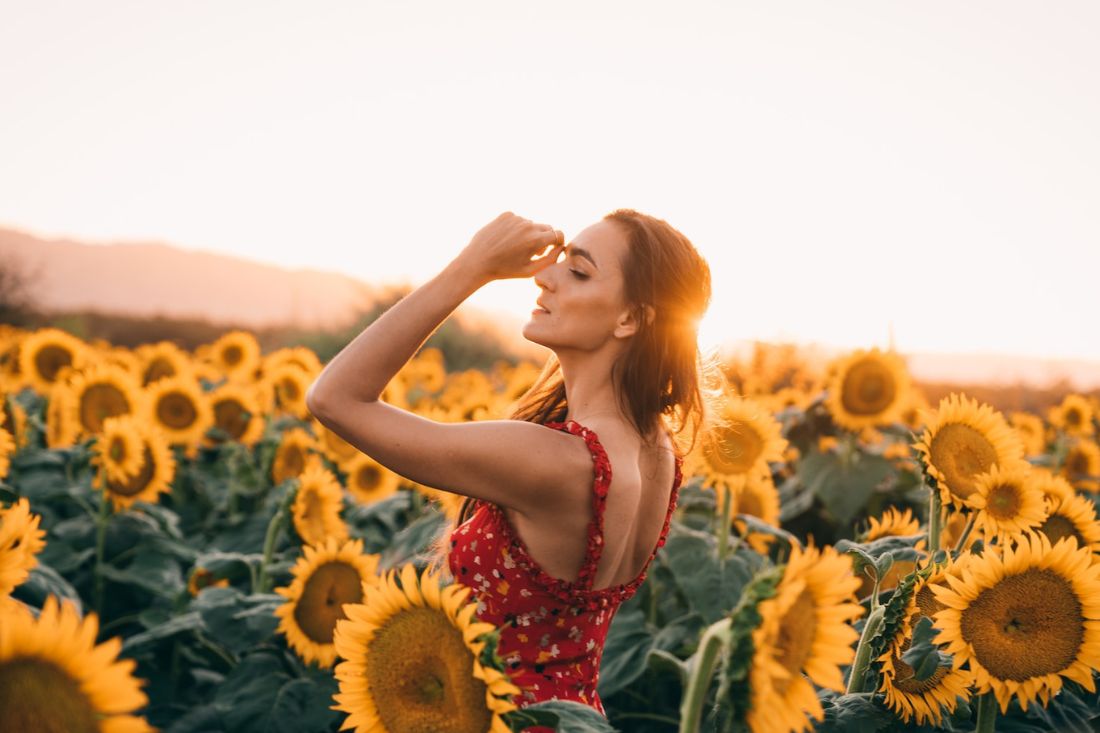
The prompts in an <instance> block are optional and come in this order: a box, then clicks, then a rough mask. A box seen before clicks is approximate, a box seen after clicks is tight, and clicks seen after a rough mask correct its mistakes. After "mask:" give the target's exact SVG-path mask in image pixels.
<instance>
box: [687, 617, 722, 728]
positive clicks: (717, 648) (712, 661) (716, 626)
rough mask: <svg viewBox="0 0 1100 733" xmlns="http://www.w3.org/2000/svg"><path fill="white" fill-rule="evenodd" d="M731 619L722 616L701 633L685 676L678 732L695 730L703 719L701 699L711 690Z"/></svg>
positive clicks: (704, 698) (703, 699)
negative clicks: (688, 672) (687, 673)
mask: <svg viewBox="0 0 1100 733" xmlns="http://www.w3.org/2000/svg"><path fill="white" fill-rule="evenodd" d="M730 623H731V622H730V619H729V618H723V619H721V620H719V621H716V622H714V623H713V624H711V625H710V626H709V627H708V628H707V630H706V631H704V632H703V638H702V639H701V640H700V641H699V649H698V650H697V651H696V652H695V665H694V666H693V667H692V670H691V677H690V678H688V684H687V689H686V690H684V698H683V700H682V701H681V702H680V733H698V731H699V725H700V723H701V722H702V716H703V702H704V701H705V700H706V697H707V690H708V689H710V678H711V676H712V675H713V674H714V667H715V665H716V664H717V663H718V660H719V656H720V654H721V653H722V651H723V650H724V649H725V648H726V645H727V644H728V643H729V637H730Z"/></svg>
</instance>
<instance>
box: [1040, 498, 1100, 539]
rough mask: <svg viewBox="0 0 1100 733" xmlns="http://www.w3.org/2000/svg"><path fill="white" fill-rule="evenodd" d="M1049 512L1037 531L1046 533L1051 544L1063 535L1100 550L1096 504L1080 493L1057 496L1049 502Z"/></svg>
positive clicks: (1099, 523)
mask: <svg viewBox="0 0 1100 733" xmlns="http://www.w3.org/2000/svg"><path fill="white" fill-rule="evenodd" d="M1047 509H1048V514H1047V516H1046V518H1045V519H1044V520H1043V523H1042V524H1040V525H1039V527H1038V528H1037V531H1039V532H1042V533H1043V534H1044V535H1046V538H1047V539H1048V540H1050V542H1051V544H1053V543H1055V542H1057V541H1058V540H1060V539H1062V538H1063V537H1073V538H1074V539H1075V540H1077V546H1078V547H1087V548H1088V549H1089V551H1090V552H1094V553H1098V552H1100V522H1098V521H1097V519H1096V506H1095V505H1094V504H1093V503H1092V502H1091V501H1089V500H1088V499H1086V498H1085V497H1083V496H1081V495H1080V494H1070V495H1069V496H1055V497H1052V498H1051V499H1049V500H1048V502H1047Z"/></svg>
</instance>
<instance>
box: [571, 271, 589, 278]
mask: <svg viewBox="0 0 1100 733" xmlns="http://www.w3.org/2000/svg"><path fill="white" fill-rule="evenodd" d="M569 272H571V273H573V276H574V277H576V278H577V279H578V280H587V279H588V278H589V276H588V275H585V274H584V273H583V272H580V271H579V270H570V271H569Z"/></svg>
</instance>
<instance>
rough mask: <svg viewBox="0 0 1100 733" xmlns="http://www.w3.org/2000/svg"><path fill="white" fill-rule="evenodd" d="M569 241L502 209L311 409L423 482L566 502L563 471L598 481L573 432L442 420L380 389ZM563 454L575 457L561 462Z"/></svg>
mask: <svg viewBox="0 0 1100 733" xmlns="http://www.w3.org/2000/svg"><path fill="white" fill-rule="evenodd" d="M548 247H549V248H551V249H550V251H549V252H547V248H548ZM563 247H564V241H563V235H562V233H561V232H560V231H557V230H555V229H553V227H550V226H548V225H544V224H535V223H534V222H531V221H529V220H527V219H524V218H522V217H518V216H515V215H514V214H512V213H511V212H505V213H504V214H501V215H500V216H498V217H497V218H496V219H494V220H493V221H492V222H490V223H489V224H487V225H486V226H485V227H483V228H482V229H481V230H479V231H478V232H477V234H475V235H474V237H473V238H472V239H471V240H470V243H469V244H468V245H467V246H466V247H465V249H463V250H462V251H461V252H460V253H459V255H458V256H457V257H455V258H454V260H452V261H451V262H450V263H449V264H448V265H447V266H446V267H445V268H444V269H443V271H442V272H440V273H439V274H438V275H436V276H435V277H433V278H432V279H431V280H429V281H428V282H426V283H425V284H424V285H422V286H420V287H419V288H417V289H416V290H414V291H413V292H412V293H410V294H409V295H407V296H406V297H405V298H403V299H402V300H401V301H399V302H398V303H397V304H396V305H394V306H393V307H392V308H390V309H389V310H388V311H386V312H385V313H383V314H382V316H381V317H379V318H378V319H376V320H375V321H374V323H372V324H370V325H369V326H368V327H367V328H366V329H364V330H363V332H362V333H360V334H359V335H358V336H357V337H356V338H355V339H354V340H353V341H352V342H351V343H350V344H348V345H347V346H346V347H344V349H343V350H342V351H340V353H338V354H337V355H336V356H335V357H333V358H332V360H331V361H329V363H328V364H327V365H326V366H325V368H324V369H323V370H322V372H321V374H320V376H318V377H317V379H316V380H315V381H314V382H313V384H312V385H310V388H309V390H308V392H307V394H306V404H307V406H308V407H309V410H310V412H312V413H313V414H314V416H315V417H316V418H317V419H318V420H319V421H320V422H321V423H322V424H323V425H325V427H327V428H329V429H330V430H332V431H333V432H335V433H336V434H337V435H339V436H340V437H342V438H343V439H344V440H346V441H348V442H349V443H351V444H352V445H354V446H355V447H356V448H358V449H359V450H361V451H363V452H364V453H367V454H368V455H370V456H372V457H373V458H374V459H375V460H377V461H378V462H379V463H381V464H382V465H384V466H386V467H387V468H389V469H391V470H393V471H395V472H396V473H399V474H401V475H403V476H405V477H407V478H409V479H411V480H413V481H417V482H418V483H423V484H426V485H429V486H434V487H436V488H440V489H444V490H446V491H453V492H455V493H459V494H465V495H467V496H474V497H477V498H480V499H487V500H489V501H493V502H495V503H498V504H501V505H503V506H508V507H511V508H514V509H516V510H517V511H520V512H523V513H527V511H528V510H530V509H533V508H535V507H540V508H542V507H545V506H546V502H548V501H550V502H554V501H560V500H561V498H562V496H561V492H562V486H561V480H562V478H563V475H564V476H566V477H568V476H569V475H570V474H573V475H576V471H577V470H578V469H579V470H581V471H582V472H584V473H582V474H581V475H587V476H588V477H589V478H590V477H591V462H590V459H589V457H588V454H587V451H586V450H585V449H584V447H583V446H580V452H578V450H577V444H578V443H579V441H576V440H575V439H571V436H569V435H567V434H565V433H560V432H558V431H551V430H545V429H543V428H541V427H540V426H537V425H530V424H527V423H522V422H518V421H511V420H498V421H488V422H485V423H471V424H449V423H437V422H435V421H433V420H427V419H425V418H422V417H420V416H419V415H414V414H412V413H410V412H406V411H405V410H401V409H398V408H396V407H393V406H391V405H387V404H385V403H383V402H381V401H379V395H381V393H382V390H383V389H384V388H385V387H386V385H387V384H388V383H389V381H390V380H391V379H392V378H393V377H394V375H395V374H396V373H397V372H398V370H400V369H401V367H402V366H403V365H404V364H405V363H406V362H407V361H408V360H409V359H410V358H411V357H412V355H413V354H414V353H416V350H417V349H418V348H420V346H421V345H422V344H423V343H424V341H425V340H427V338H428V337H429V336H430V335H431V334H432V332H433V331H435V329H436V328H438V327H439V324H440V323H442V322H443V320H444V319H445V318H446V317H447V316H448V315H450V314H451V312H452V311H454V309H455V308H457V307H458V306H459V304H461V303H462V302H463V301H464V300H465V299H466V298H467V297H469V296H470V295H471V294H473V293H474V292H475V291H477V289H478V288H480V287H481V286H482V285H484V284H486V283H488V282H490V281H492V280H496V279H504V278H516V277H530V276H532V275H534V274H535V273H536V272H538V270H539V269H541V268H542V267H544V266H546V265H547V264H550V263H551V262H554V261H555V260H556V259H557V256H558V253H559V252H560V251H561V249H562V248H563ZM544 253H545V254H544ZM562 450H564V451H565V455H566V456H568V455H572V456H573V457H574V460H572V461H570V460H566V461H564V463H563V461H562V458H563V454H562V452H561V451H562ZM566 483H571V482H569V481H568V480H567V481H566ZM582 485H583V482H582Z"/></svg>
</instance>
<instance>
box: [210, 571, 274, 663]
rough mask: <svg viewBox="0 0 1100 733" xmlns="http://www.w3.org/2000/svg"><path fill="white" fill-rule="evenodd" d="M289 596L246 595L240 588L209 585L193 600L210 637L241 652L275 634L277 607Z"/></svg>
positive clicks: (230, 648)
mask: <svg viewBox="0 0 1100 733" xmlns="http://www.w3.org/2000/svg"><path fill="white" fill-rule="evenodd" d="M285 602H286V599H285V598H283V597H282V596H280V595H276V594H273V593H256V594H253V595H250V596H246V595H244V594H243V593H241V591H239V590H237V589H236V588H232V587H229V588H206V589H205V590H203V592H202V593H200V594H199V595H198V597H196V598H195V600H194V601H192V603H191V607H192V608H194V609H195V610H196V611H198V612H199V614H200V615H201V616H202V621H203V625H204V626H205V627H206V629H207V630H208V631H209V633H210V638H211V639H213V640H214V641H216V642H218V643H219V644H221V645H222V646H224V647H225V648H226V649H228V650H230V651H231V652H234V653H236V654H240V653H242V652H244V651H246V650H248V649H251V648H252V647H254V646H256V645H258V644H259V643H260V642H264V641H267V640H268V639H270V638H271V637H272V636H273V635H274V634H275V629H276V627H277V626H278V625H279V619H278V618H277V617H276V616H275V609H276V608H278V607H279V606H281V605H282V604H283V603H285Z"/></svg>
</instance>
